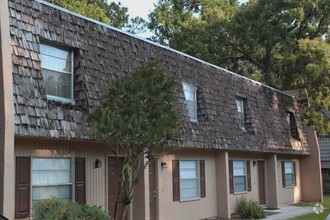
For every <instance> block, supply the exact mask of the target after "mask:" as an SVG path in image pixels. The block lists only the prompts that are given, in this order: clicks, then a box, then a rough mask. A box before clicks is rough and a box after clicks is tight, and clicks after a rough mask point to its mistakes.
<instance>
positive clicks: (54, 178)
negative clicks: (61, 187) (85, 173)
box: [32, 170, 71, 185]
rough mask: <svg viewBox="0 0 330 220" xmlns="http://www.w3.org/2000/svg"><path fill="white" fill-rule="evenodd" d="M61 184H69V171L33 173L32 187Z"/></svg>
mask: <svg viewBox="0 0 330 220" xmlns="http://www.w3.org/2000/svg"><path fill="white" fill-rule="evenodd" d="M61 183H71V170H68V171H67V170H65V171H47V170H42V171H33V172H32V184H33V185H52V184H61Z"/></svg>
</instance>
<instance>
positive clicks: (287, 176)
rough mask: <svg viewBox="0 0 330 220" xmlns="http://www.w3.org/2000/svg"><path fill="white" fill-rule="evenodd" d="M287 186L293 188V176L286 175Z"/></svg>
mask: <svg viewBox="0 0 330 220" xmlns="http://www.w3.org/2000/svg"><path fill="white" fill-rule="evenodd" d="M285 185H286V186H293V174H285Z"/></svg>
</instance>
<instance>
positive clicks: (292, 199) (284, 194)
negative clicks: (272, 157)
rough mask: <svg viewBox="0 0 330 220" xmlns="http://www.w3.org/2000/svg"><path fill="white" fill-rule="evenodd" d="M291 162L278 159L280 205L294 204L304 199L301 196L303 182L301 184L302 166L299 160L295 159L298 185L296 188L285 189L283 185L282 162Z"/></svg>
mask: <svg viewBox="0 0 330 220" xmlns="http://www.w3.org/2000/svg"><path fill="white" fill-rule="evenodd" d="M283 160H290V159H280V158H279V159H278V161H277V177H278V178H277V190H278V198H279V204H292V203H297V202H300V201H301V199H302V195H301V182H300V165H299V160H297V159H294V160H292V161H295V163H296V181H297V184H296V186H294V187H286V188H283V184H282V168H281V161H283Z"/></svg>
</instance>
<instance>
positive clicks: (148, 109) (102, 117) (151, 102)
mask: <svg viewBox="0 0 330 220" xmlns="http://www.w3.org/2000/svg"><path fill="white" fill-rule="evenodd" d="M177 108H178V99H177V95H176V93H175V91H174V80H173V79H172V78H171V77H170V76H169V75H168V74H166V73H165V72H164V71H163V69H162V68H161V67H160V62H159V61H156V60H151V61H149V62H148V63H146V64H144V65H142V66H141V67H140V68H138V69H136V70H135V71H134V72H133V73H132V74H130V75H126V76H125V77H123V78H122V79H120V80H118V81H116V82H110V83H109V85H108V87H107V91H106V93H105V94H104V95H103V98H102V100H101V104H100V106H98V107H96V109H95V111H94V112H93V113H92V114H91V115H89V116H88V117H87V119H86V120H87V123H88V125H89V127H90V128H91V132H92V134H94V137H95V138H96V139H97V140H98V141H101V142H104V143H107V144H108V145H109V147H111V150H112V151H113V152H114V153H116V154H117V153H124V155H125V160H124V166H123V170H122V175H121V177H120V181H119V192H118V198H117V200H118V202H117V205H116V206H118V205H119V203H121V204H122V205H123V210H124V211H123V212H122V216H120V219H122V220H123V219H124V218H125V215H126V211H127V207H128V205H129V204H130V203H131V201H132V199H133V192H134V186H135V184H136V183H137V182H138V173H139V170H140V167H141V166H143V167H145V166H146V165H147V164H148V162H147V163H145V162H144V158H145V157H146V158H148V159H149V162H151V161H153V160H155V159H156V158H158V157H159V156H161V155H163V154H164V152H163V151H159V148H160V147H162V146H164V145H166V144H167V141H168V140H170V139H172V140H173V139H175V138H177V137H179V134H180V132H179V129H180V125H181V119H180V117H179V116H178V114H177ZM115 215H116V213H115ZM115 219H119V216H115Z"/></svg>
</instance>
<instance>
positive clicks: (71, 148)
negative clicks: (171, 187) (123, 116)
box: [11, 137, 145, 219]
mask: <svg viewBox="0 0 330 220" xmlns="http://www.w3.org/2000/svg"><path fill="white" fill-rule="evenodd" d="M111 155H112V154H111V151H110V148H109V147H107V146H105V145H103V144H97V143H95V142H89V141H67V140H54V139H36V138H23V137H16V138H15V156H28V157H71V158H72V159H74V157H84V158H86V203H87V204H90V205H97V206H101V207H102V209H104V210H107V207H108V204H107V195H108V193H107V182H108V179H107V178H108V170H107V165H108V163H107V157H109V156H111ZM96 159H99V160H101V161H102V167H100V168H97V169H95V168H94V166H95V160H96ZM72 170H73V171H74V163H72ZM14 173H15V172H14ZM142 173H143V172H142ZM72 175H73V176H72V185H73V188H72V189H73V196H72V198H73V200H74V174H73V173H72ZM143 182H144V181H143V176H142V177H141V184H140V183H139V184H138V185H137V190H140V191H142V192H144V188H143V187H144V185H143ZM11 188H12V187H11ZM136 196H137V197H135V199H136V201H137V202H136V203H134V201H133V204H134V211H135V212H136V213H135V212H134V213H133V215H134V216H136V218H135V219H139V218H138V217H140V216H143V215H144V211H143V210H144V209H145V207H144V204H143V203H141V200H142V201H144V197H142V198H140V196H142V195H139V194H138V195H136ZM11 210H15V208H13V207H11ZM12 219H14V218H12Z"/></svg>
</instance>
